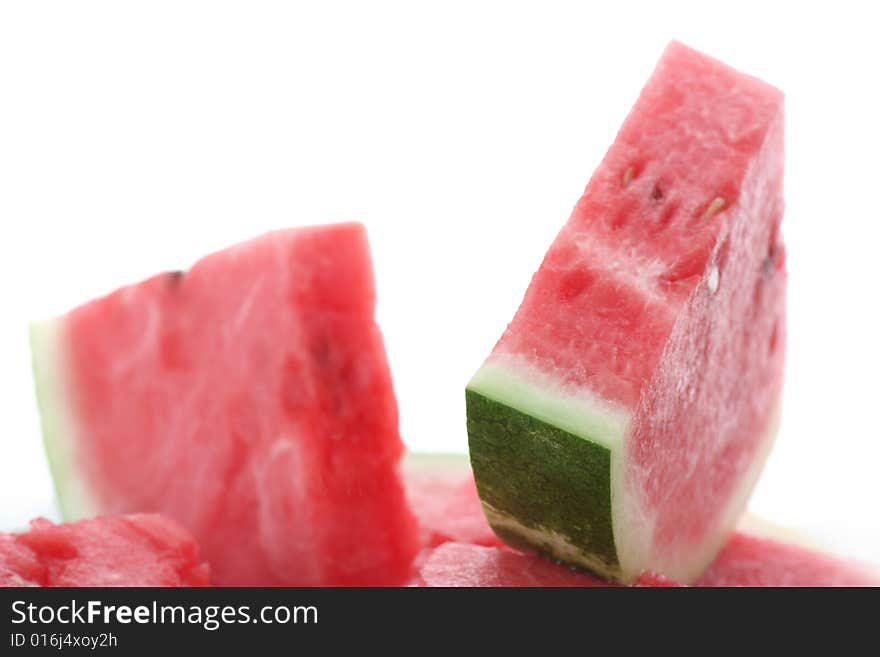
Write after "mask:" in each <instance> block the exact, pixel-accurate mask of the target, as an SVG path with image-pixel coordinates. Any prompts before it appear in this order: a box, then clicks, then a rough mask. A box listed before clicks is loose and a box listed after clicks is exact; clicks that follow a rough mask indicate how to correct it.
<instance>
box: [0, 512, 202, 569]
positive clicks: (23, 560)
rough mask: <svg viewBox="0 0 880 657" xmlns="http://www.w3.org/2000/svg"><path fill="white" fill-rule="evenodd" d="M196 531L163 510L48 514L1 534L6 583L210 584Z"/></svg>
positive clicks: (0, 562) (0, 558) (0, 566)
mask: <svg viewBox="0 0 880 657" xmlns="http://www.w3.org/2000/svg"><path fill="white" fill-rule="evenodd" d="M208 583H209V572H208V566H207V564H205V563H203V562H202V561H201V560H200V558H199V551H198V548H197V547H196V543H195V541H194V540H193V538H192V536H191V535H190V534H189V533H188V532H186V531H185V530H184V529H182V528H181V527H180V526H178V525H177V524H176V523H174V522H172V521H170V520H168V519H167V518H163V517H161V516H158V515H130V516H102V517H99V518H93V519H90V520H81V521H79V522H72V523H66V524H61V525H56V524H53V523H51V522H49V521H48V520H45V519H43V518H38V519H37V520H34V521H32V522H31V526H30V530H29V531H27V532H23V533H21V534H0V586H208Z"/></svg>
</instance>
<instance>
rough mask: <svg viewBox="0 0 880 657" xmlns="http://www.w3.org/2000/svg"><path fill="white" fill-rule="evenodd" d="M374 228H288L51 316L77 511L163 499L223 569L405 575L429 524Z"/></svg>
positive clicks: (54, 381) (275, 577) (58, 471)
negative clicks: (387, 323) (408, 458)
mask: <svg viewBox="0 0 880 657" xmlns="http://www.w3.org/2000/svg"><path fill="white" fill-rule="evenodd" d="M374 306H375V293H374V284H373V273H372V265H371V262H370V256H369V249H368V245H367V239H366V233H365V231H364V229H363V227H362V226H360V225H357V224H341V225H334V226H324V227H314V228H304V229H294V230H283V231H278V232H274V233H270V234H268V235H265V236H263V237H260V238H257V239H254V240H252V241H249V242H246V243H243V244H240V245H238V246H234V247H232V248H230V249H227V250H225V251H221V252H219V253H215V254H213V255H210V256H208V257H206V258H204V259H202V260H201V261H199V262H198V263H197V264H196V265H195V266H194V267H193V268H192V269H191V270H190V271H188V272H186V273H183V272H176V273H166V274H161V275H159V276H156V277H153V278H151V279H149V280H147V281H144V282H142V283H140V284H138V285H134V286H131V287H126V288H123V289H121V290H119V291H117V292H114V293H113V294H110V295H109V296H106V297H104V298H101V299H98V300H96V301H92V302H91V303H87V304H85V305H83V306H81V307H79V308H77V309H75V310H73V311H72V312H70V313H68V314H67V315H65V316H64V317H61V318H59V319H56V320H53V321H50V322H48V323H44V324H40V325H36V326H35V327H34V328H33V330H32V349H33V355H34V367H35V374H36V382H37V392H38V397H39V402H40V409H41V414H42V419H43V429H44V434H45V440H46V447H47V451H48V454H49V458H50V462H51V466H52V470H53V473H54V476H55V481H56V486H57V489H58V493H59V497H60V502H61V506H62V509H63V511H64V515H65V517H67V518H81V517H87V516H91V515H95V514H97V513H126V512H163V513H166V514H168V515H169V516H170V517H172V518H174V519H176V520H177V521H179V522H180V523H181V524H182V525H183V526H184V527H186V528H188V529H189V530H190V531H192V532H193V534H194V535H195V536H196V538H197V539H198V540H199V542H200V544H201V546H202V549H203V551H204V554H205V556H206V558H207V559H208V560H209V562H210V563H211V566H212V571H213V573H214V578H215V582H216V583H217V584H221V585H228V586H238V585H248V586H272V585H384V584H397V583H402V582H404V581H405V580H406V578H407V577H408V575H409V572H410V571H409V569H410V563H411V561H412V558H413V556H414V554H415V552H416V550H417V549H418V534H417V528H416V524H415V520H414V518H412V517H411V515H410V513H409V511H408V508H407V505H406V499H405V496H404V491H403V486H402V482H401V481H400V478H399V475H398V466H399V460H400V457H401V455H402V452H403V446H402V443H401V441H400V437H399V434H398V428H397V405H396V401H395V399H394V393H393V390H392V385H391V376H390V372H389V369H388V364H387V362H386V358H385V350H384V346H383V343H382V336H381V334H380V332H379V328H378V327H377V326H376V323H375V321H374V319H373V311H374Z"/></svg>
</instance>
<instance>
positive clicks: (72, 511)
mask: <svg viewBox="0 0 880 657" xmlns="http://www.w3.org/2000/svg"><path fill="white" fill-rule="evenodd" d="M30 343H31V357H32V359H33V372H34V384H35V387H36V392H37V404H38V406H39V409H40V421H41V423H42V427H43V446H44V448H45V450H46V456H47V457H48V459H49V468H50V470H51V471H52V479H53V480H54V482H55V491H56V493H57V498H58V506H59V508H60V510H61V516H62V517H63V518H64V520H80V519H82V518H89V517H92V516H95V515H97V514H98V513H99V510H100V507H99V506H98V504H97V502H96V501H95V499H94V496H93V495H92V494H91V492H90V491H89V489H88V486H87V484H86V482H85V479H84V478H83V477H82V474H81V473H80V472H79V470H78V464H79V463H80V459H79V455H78V454H77V449H76V444H75V435H76V434H75V424H74V421H73V413H72V409H71V407H70V399H69V395H68V392H67V389H66V388H67V384H66V381H65V366H64V354H63V345H62V339H61V320H57V319H50V320H46V321H43V322H34V323H33V324H31V325H30Z"/></svg>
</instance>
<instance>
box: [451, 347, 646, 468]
mask: <svg viewBox="0 0 880 657" xmlns="http://www.w3.org/2000/svg"><path fill="white" fill-rule="evenodd" d="M467 387H468V389H470V390H473V391H474V392H478V393H480V394H481V395H483V396H484V397H488V398H489V399H492V400H494V401H496V402H499V403H501V404H504V405H505V406H509V407H510V408H515V409H516V410H518V411H521V412H522V413H525V414H526V415H529V416H531V417H533V418H536V419H538V420H541V421H542V422H546V423H547V424H550V425H553V426H554V427H558V428H559V429H562V430H563V431H567V432H568V433H570V434H572V435H574V436H578V437H580V438H584V439H586V440H589V441H591V442H594V443H598V444H599V445H602V446H603V447H605V448H607V449H609V450H612V451H614V450H617V449H619V448H620V447H621V446H622V445H623V439H624V436H625V435H626V432H627V427H628V426H629V420H630V412H629V411H628V410H627V409H625V408H622V407H620V406H617V405H614V404H611V403H610V402H607V401H605V400H603V399H601V398H600V397H598V396H597V395H594V394H592V393H590V392H589V391H587V390H585V389H584V388H581V387H575V386H565V385H562V384H560V383H559V382H558V381H557V380H556V379H554V378H553V377H552V376H549V375H547V374H545V373H543V372H541V371H540V370H539V369H537V368H536V367H535V366H534V365H531V364H530V363H529V362H528V361H526V359H524V358H522V357H519V356H514V355H507V354H504V355H500V354H499V355H493V356H492V357H491V358H490V359H489V360H488V361H486V362H485V363H484V364H483V366H482V367H481V368H480V369H479V370H478V371H477V373H476V374H474V376H473V378H472V379H471V381H470V383H468V386H467Z"/></svg>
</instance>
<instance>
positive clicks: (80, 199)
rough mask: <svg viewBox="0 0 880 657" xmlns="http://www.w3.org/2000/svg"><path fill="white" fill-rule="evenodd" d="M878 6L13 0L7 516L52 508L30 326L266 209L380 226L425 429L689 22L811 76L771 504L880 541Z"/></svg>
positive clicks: (822, 534)
mask: <svg viewBox="0 0 880 657" xmlns="http://www.w3.org/2000/svg"><path fill="white" fill-rule="evenodd" d="M870 6H871V3H869V2H864V3H863V4H860V5H855V4H850V3H846V2H841V1H836V2H833V3H823V4H821V5H819V4H811V3H803V2H799V3H773V2H768V1H766V0H765V1H764V2H759V3H746V2H737V3H725V4H723V5H721V4H717V5H716V4H714V3H710V2H693V3H676V2H653V3H640V2H635V1H634V0H629V1H628V2H603V3H596V4H592V5H591V4H588V3H585V2H578V3H571V4H562V3H554V2H535V3H533V4H530V5H529V4H519V3H512V2H504V3H486V2H474V1H471V2H464V3H457V2H449V1H446V2H438V3H433V4H432V5H428V4H426V3H417V2H401V3H398V4H384V3H376V2H369V3H350V4H339V3H331V2H321V3H317V2H316V3H314V4H313V5H311V8H306V7H305V6H301V5H300V6H298V5H295V4H294V3H291V2H286V3H278V4H271V3H262V2H241V3H228V2H205V3H191V2H180V1H174V2H160V1H156V0H154V1H152V2H142V3H141V2H138V3H134V2H118V1H112V2H75V3H74V2H57V3H51V2H4V3H3V4H2V5H0V222H2V233H0V286H2V288H0V289H2V302H3V311H2V313H3V314H2V322H0V400H2V402H0V403H2V407H0V408H2V416H0V526H2V527H3V528H12V527H18V526H21V525H23V524H24V523H25V521H26V520H27V519H29V518H30V517H32V516H34V515H36V514H47V515H50V516H54V514H55V510H54V506H53V493H52V488H51V484H50V480H49V476H48V472H47V468H46V465H45V462H44V457H43V453H42V448H41V444H40V429H39V423H38V418H37V412H36V406H35V402H34V399H33V392H32V379H31V374H30V368H29V354H28V347H27V337H26V323H27V321H28V320H29V319H31V318H39V317H43V316H47V315H52V314H56V313H60V312H62V311H65V310H67V309H68V308H70V307H71V306H73V305H76V304H78V303H80V302H82V301H85V300H87V299H89V298H91V297H93V296H95V295H98V294H101V293H104V292H108V291H110V290H111V289H113V288H114V287H117V286H119V285H121V284H123V283H127V282H131V281H135V280H138V279H140V278H143V277H145V276H148V275H150V274H152V273H155V272H158V271H160V270H163V269H173V268H181V267H186V266H188V265H189V264H191V263H192V262H193V261H194V260H195V259H197V258H198V257H199V256H201V255H203V254H205V253H207V252H209V251H211V250H215V249H218V248H221V247H224V246H226V245H229V244H231V243H234V242H236V241H238V240H241V239H244V238H247V237H250V236H253V235H256V234H259V233H261V232H263V231H266V230H268V229H272V228H277V227H282V226H288V225H296V224H310V223H321V222H330V221H341V220H360V221H363V222H365V223H366V224H367V226H368V230H369V233H370V237H371V242H372V248H373V256H374V259H375V263H376V270H377V278H378V288H379V295H380V307H379V320H380V322H381V324H382V327H383V329H384V332H385V337H386V342H387V346H388V352H389V356H390V359H391V366H392V369H393V373H394V377H395V383H396V388H397V393H398V398H399V402H400V407H401V415H402V430H403V435H404V438H405V440H406V442H407V444H408V445H409V446H410V447H412V448H417V449H433V450H438V449H444V450H464V449H465V448H466V433H465V427H464V408H463V406H464V404H463V401H464V393H463V390H464V385H465V383H466V381H467V380H468V378H469V377H470V375H471V374H472V372H473V371H474V370H475V369H476V367H477V366H478V365H479V363H480V362H481V360H482V359H483V358H484V357H485V356H486V355H487V354H488V352H489V350H490V349H491V347H492V345H493V343H494V341H495V340H496V338H497V337H498V336H499V335H500V333H501V331H502V330H503V328H504V326H505V323H506V322H507V321H508V320H509V319H510V318H511V317H512V315H513V312H514V310H515V309H516V307H517V304H518V303H519V301H520V299H521V296H522V293H523V292H524V290H525V288H526V285H527V283H528V280H529V278H530V276H531V274H532V273H533V271H534V270H535V269H536V268H537V266H538V264H539V263H540V260H541V258H542V256H543V254H544V251H545V250H546V248H547V246H548V245H549V243H550V241H551V240H552V238H553V237H554V235H555V233H556V231H557V230H558V229H559V228H560V226H561V225H562V224H563V222H564V221H565V220H566V218H567V217H568V214H569V212H570V210H571V208H572V206H573V205H574V203H575V201H576V200H577V198H578V196H579V195H580V193H581V191H582V189H583V187H584V185H585V184H586V182H587V180H588V178H589V176H590V175H591V173H592V171H593V169H594V168H595V166H596V165H597V164H598V162H599V161H600V159H601V157H602V155H603V154H604V151H605V149H606V148H607V147H608V146H609V144H610V143H611V141H612V140H613V138H614V135H615V132H616V130H617V128H618V126H619V125H620V123H621V121H622V120H623V118H624V117H625V115H626V113H627V112H628V110H629V108H630V106H631V105H632V103H633V102H634V101H635V98H636V96H637V94H638V92H639V89H640V88H641V86H642V84H643V83H644V81H645V80H646V78H647V77H648V75H649V74H650V72H651V70H652V68H653V66H654V63H655V60H656V59H657V57H658V56H659V54H660V52H661V51H662V49H663V47H664V45H665V44H666V42H667V41H668V40H669V39H671V38H678V39H680V40H683V41H685V42H686V43H689V44H690V45H692V46H694V47H697V48H699V49H701V50H703V51H705V52H707V53H710V54H712V55H714V56H716V57H719V58H721V59H723V60H725V61H727V62H728V63H730V64H732V65H734V66H736V67H738V68H740V69H742V70H745V71H747V72H750V73H752V74H754V75H757V76H759V77H762V78H764V79H766V80H767V81H769V82H771V83H773V84H775V85H777V86H779V87H781V88H782V89H783V90H784V91H785V92H786V94H787V121H788V123H787V140H788V141H787V172H786V186H787V187H786V189H787V201H788V206H787V208H788V210H787V215H786V220H785V223H784V230H785V233H786V238H787V243H788V254H789V260H788V262H789V269H790V296H789V331H790V333H789V350H788V358H789V365H788V378H787V390H786V400H785V401H786V404H785V412H784V418H783V427H782V433H781V435H780V438H779V441H778V443H777V448H776V450H775V452H774V453H773V455H772V457H771V460H770V462H769V465H768V467H767V470H766V472H765V476H764V478H763V479H762V481H761V483H760V485H759V489H758V491H757V493H756V495H755V497H754V498H753V502H752V508H753V510H755V511H756V512H758V513H760V514H762V515H764V516H766V517H768V518H770V519H772V520H774V521H778V522H781V523H784V524H788V525H792V526H795V527H799V528H801V529H803V530H806V531H807V532H808V533H811V534H813V535H814V536H818V537H819V538H820V539H822V540H823V541H825V542H826V543H829V544H831V545H832V546H833V547H834V548H836V549H838V550H839V551H841V552H844V553H847V554H852V555H856V556H861V557H864V558H869V559H874V560H876V561H878V562H880V513H878V511H877V503H878V502H880V477H878V476H877V470H878V463H880V429H878V419H877V410H878V408H880V383H878V380H880V377H878V372H880V347H878V340H877V338H878V335H880V311H878V298H880V294H878V283H880V275H878V264H877V263H878V255H880V254H878V238H880V184H878V178H880V175H878V174H880V164H878V158H880V119H878V117H880V84H878V75H880V74H878V65H880V45H878V44H880V40H878V38H877V32H876V28H877V25H878V20H877V17H876V16H872V15H871V14H870V13H869V11H870Z"/></svg>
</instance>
